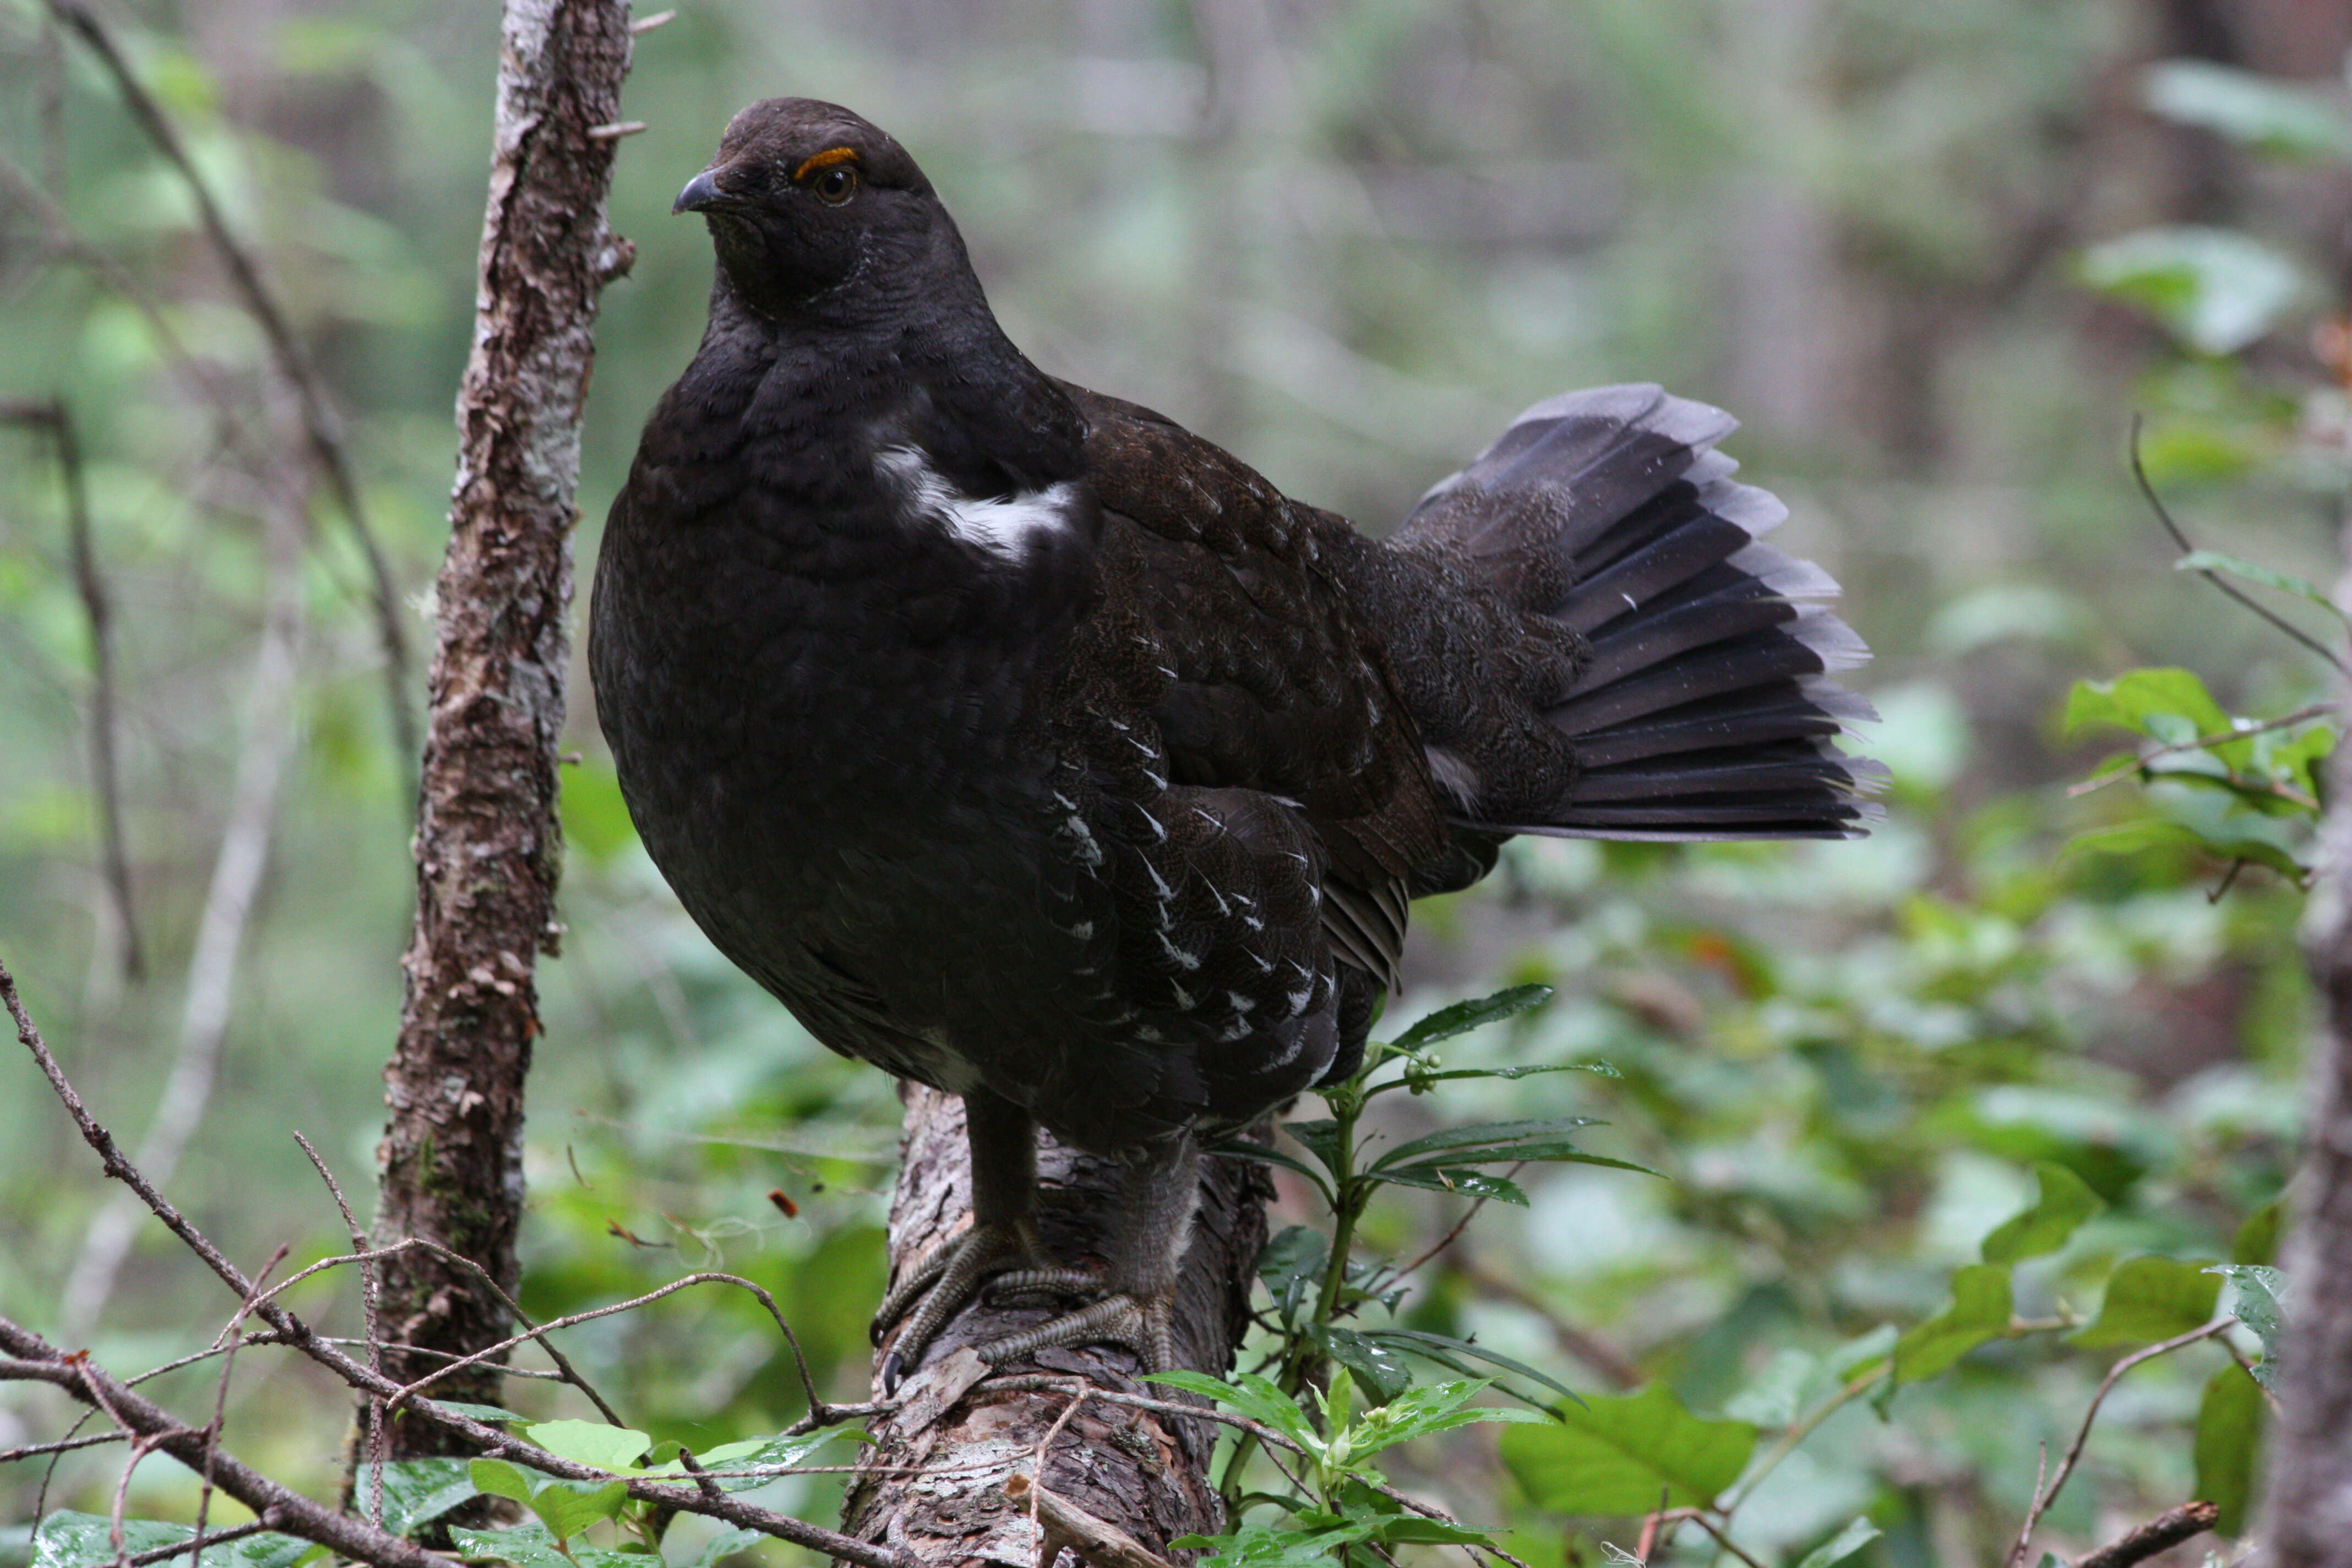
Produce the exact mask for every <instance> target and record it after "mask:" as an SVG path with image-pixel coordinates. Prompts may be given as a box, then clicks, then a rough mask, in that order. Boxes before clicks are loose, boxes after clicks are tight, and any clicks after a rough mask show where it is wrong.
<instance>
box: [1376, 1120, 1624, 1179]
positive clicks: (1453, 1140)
mask: <svg viewBox="0 0 2352 1568" xmlns="http://www.w3.org/2000/svg"><path fill="white" fill-rule="evenodd" d="M1604 1125H1606V1123H1603V1122H1600V1121H1594V1120H1593V1119H1592V1118H1591V1117H1590V1116H1545V1117H1539V1118H1537V1119H1536V1120H1534V1121H1481V1122H1478V1123H1476V1124H1475V1125H1472V1126H1468V1127H1448V1128H1445V1129H1444V1130H1443V1131H1437V1132H1432V1133H1430V1134H1429V1135H1428V1136H1426V1137H1423V1138H1413V1139H1410V1140H1408V1141H1406V1142H1402V1143H1400V1144H1398V1145H1397V1146H1396V1147H1395V1148H1393V1149H1391V1150H1390V1151H1389V1152H1387V1153H1385V1154H1383V1155H1381V1158H1379V1159H1378V1160H1375V1161H1374V1162H1372V1166H1371V1168H1372V1169H1373V1170H1375V1171H1381V1170H1386V1169H1388V1168H1389V1167H1390V1166H1391V1165H1403V1164H1409V1163H1413V1162H1414V1161H1416V1160H1424V1159H1425V1157H1426V1156H1428V1155H1431V1154H1435V1153H1439V1152H1444V1154H1445V1158H1446V1161H1447V1163H1452V1164H1457V1165H1467V1164H1477V1163H1483V1162H1484V1161H1485V1160H1486V1159H1497V1160H1501V1159H1518V1160H1527V1159H1540V1158H1542V1156H1541V1155H1536V1154H1517V1153H1512V1152H1509V1151H1511V1150H1513V1149H1516V1148H1518V1147H1520V1146H1522V1145H1530V1144H1532V1145H1536V1146H1540V1147H1547V1148H1560V1149H1565V1150H1567V1151H1568V1152H1570V1153H1574V1152H1577V1151H1576V1149H1575V1148H1574V1146H1573V1145H1571V1144H1568V1143H1565V1142H1560V1141H1559V1134H1560V1133H1563V1132H1573V1131H1577V1130H1578V1129H1579V1128H1583V1127H1600V1126H1604ZM1468 1149H1480V1150H1486V1151H1490V1152H1487V1153H1485V1154H1482V1155H1481V1156H1479V1157H1477V1158H1473V1157H1472V1156H1471V1155H1469V1154H1466V1153H1462V1152H1456V1151H1462V1150H1468Z"/></svg>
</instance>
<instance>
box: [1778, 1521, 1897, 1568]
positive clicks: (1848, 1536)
mask: <svg viewBox="0 0 2352 1568" xmlns="http://www.w3.org/2000/svg"><path fill="white" fill-rule="evenodd" d="M1878 1536H1879V1529H1878V1526H1876V1525H1874V1524H1873V1523H1871V1522H1870V1521H1869V1520H1868V1519H1867V1518H1857V1519H1855V1520H1854V1521H1853V1522H1851V1523H1849V1524H1848V1525H1847V1526H1846V1527H1845V1528H1844V1529H1843V1530H1841V1531H1838V1532H1837V1533H1836V1534H1835V1535H1832V1536H1831V1537H1830V1538H1829V1539H1828V1540H1827V1541H1825V1542H1822V1544H1820V1545H1819V1546H1816V1547H1814V1548H1813V1549H1812V1550H1811V1552H1806V1553H1805V1555H1804V1557H1803V1559H1802V1560H1801V1562H1799V1563H1798V1564H1797V1568H1832V1564H1833V1563H1843V1562H1844V1561H1845V1560H1846V1559H1847V1558H1849V1557H1851V1556H1853V1554H1854V1553H1855V1552H1859V1551H1861V1550H1862V1549H1863V1548H1864V1547H1865V1546H1867V1545H1869V1544H1870V1543H1871V1542H1874V1541H1875V1540H1877V1539H1878Z"/></svg>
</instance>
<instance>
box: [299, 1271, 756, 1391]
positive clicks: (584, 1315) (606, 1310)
mask: <svg viewBox="0 0 2352 1568" xmlns="http://www.w3.org/2000/svg"><path fill="white" fill-rule="evenodd" d="M412 1246H413V1247H423V1248H425V1250H427V1251H431V1252H434V1253H436V1254H438V1255H440V1256H442V1257H445V1258H452V1259H455V1260H456V1261H458V1262H461V1263H462V1262H465V1261H466V1260H465V1259H463V1258H457V1255H456V1254H454V1253H451V1252H450V1251H449V1250H448V1249H447V1248H446V1247H442V1246H440V1245H439V1244H438V1243H436V1242H431V1241H425V1240H424V1239H423V1238H421V1237H410V1238H408V1239H407V1240H405V1241H401V1242H397V1243H394V1245H393V1246H391V1247H385V1248H384V1249H383V1251H384V1253H387V1254H388V1253H394V1252H398V1251H402V1250H404V1249H406V1248H408V1247H412ZM330 1261H346V1262H347V1261H351V1260H350V1259H331V1260H330ZM313 1267H317V1266H316V1265H314V1266H313ZM473 1267H476V1268H478V1267H479V1266H478V1265H474V1266H473ZM288 1283H289V1284H291V1283H292V1281H291V1280H289V1281H288ZM711 1284H721V1285H740V1286H741V1287H742V1288H743V1289H746V1290H749V1291H750V1292H751V1294H752V1295H754V1296H757V1297H758V1298H759V1299H760V1304H761V1306H763V1307H765V1308H767V1309H768V1316H769V1317H771V1318H772V1319H774V1320H775V1323H776V1327H778V1328H779V1329H782V1330H783V1331H784V1333H785V1335H786V1336H787V1337H789V1336H790V1335H791V1333H792V1330H791V1329H790V1328H789V1327H787V1326H786V1324H785V1322H784V1314H783V1311H782V1309H780V1308H779V1307H778V1306H777V1305H776V1299H775V1298H774V1297H773V1296H771V1295H770V1294H768V1292H767V1291H766V1290H764V1289H761V1287H759V1286H757V1285H754V1284H752V1283H751V1281H750V1280H749V1279H744V1278H742V1277H741V1276H740V1275H736V1274H720V1273H717V1272H706V1273H700V1274H688V1275H685V1276H683V1277H682V1278H680V1279H673V1280H671V1281H670V1282H669V1283H668V1284H667V1285H664V1286H661V1287H659V1288H658V1289H652V1290H648V1291H646V1293H645V1294H644V1295H642V1296H633V1297H631V1298H630V1299H629V1300H625V1301H615V1302H613V1303H611V1304H610V1305H608V1306H603V1307H591V1308H589V1309H588V1310H586V1311H584V1312H574V1313H572V1314H571V1315H570V1316H569V1317H563V1318H557V1319H555V1320H554V1321H551V1322H547V1323H536V1324H530V1326H529V1327H528V1328H527V1329H526V1330H525V1331H524V1332H522V1333H520V1334H509V1335H508V1336H507V1337H506V1338H505V1339H503V1340H500V1341H499V1342H498V1343H496V1344H492V1345H485V1346H483V1347H482V1348H481V1349H480V1350H478V1351H476V1352H473V1353H472V1354H470V1355H463V1356H459V1357H457V1359H456V1360H454V1361H452V1362H450V1363H449V1364H448V1365H446V1366H440V1367H436V1368H434V1369H433V1370H432V1371H431V1372H428V1373H425V1375H424V1376H423V1377H420V1378H418V1379H417V1380H416V1381H415V1382H414V1383H410V1384H404V1385H403V1386H402V1387H401V1389H400V1391H399V1392H398V1393H397V1394H394V1395H393V1396H392V1399H391V1402H390V1408H391V1409H392V1410H394V1411H398V1410H399V1409H401V1408H402V1407H403V1406H404V1405H406V1404H407V1403H408V1401H409V1399H410V1398H411V1396H413V1395H415V1394H419V1393H421V1392H423V1391H424V1390H425V1388H427V1387H429V1386H431V1385H432V1384H436V1383H438V1382H440V1381H441V1380H442V1379H443V1378H445V1377H448V1376H450V1375H452V1374H453V1373H458V1372H461V1371H463V1370H464V1369H465V1368H467V1367H469V1366H474V1365H477V1364H478V1363H482V1362H486V1361H489V1360H492V1359H493V1358H495V1357H498V1356H500V1355H503V1354H505V1353H506V1352H508V1351H510V1350H512V1349H514V1348H515V1347H516V1346H517V1345H520V1344H522V1343H524V1342H528V1341H531V1340H537V1341H538V1342H539V1344H540V1348H541V1349H542V1350H544V1351H546V1352H547V1353H548V1354H549V1355H551V1356H556V1357H557V1358H558V1362H559V1364H563V1365H567V1366H568V1364H569V1363H562V1358H561V1355H560V1352H557V1350H556V1349H555V1346H554V1345H553V1343H551V1342H550V1341H549V1340H548V1339H547V1338H546V1337H545V1336H546V1335H548V1334H551V1333H553V1332H554V1331H556V1330H558V1329H569V1328H572V1327H574V1326H576V1325H578V1324H581V1323H586V1322H592V1321H594V1320H596V1319H598V1318H609V1317H611V1316H613V1314H614V1313H615V1312H630V1311H635V1310H636V1309H637V1308H639V1307H643V1306H646V1305H648V1304H649V1303H651V1302H655V1301H658V1300H661V1299H662V1298H663V1297H665V1296H675V1295H676V1294H677V1293H678V1292H679V1291H680V1290H683V1289H687V1288H688V1287H689V1286H694V1285H711ZM500 1294H501V1295H503V1294H504V1292H503V1291H502V1292H500ZM509 1310H511V1311H513V1312H515V1315H516V1316H517V1317H519V1318H520V1317H521V1311H520V1309H519V1308H515V1307H514V1306H513V1304H512V1302H511V1301H509ZM524 1321H525V1322H526V1323H529V1320H528V1319H525V1320H524ZM578 1386H579V1387H580V1388H581V1391H582V1392H583V1393H584V1394H587V1395H588V1396H589V1397H590V1398H591V1399H594V1400H595V1401H596V1408H597V1409H599V1410H601V1411H604V1414H605V1418H606V1419H608V1420H609V1421H611V1422H612V1424H613V1425H614V1426H627V1425H628V1423H627V1422H625V1421H624V1420H622V1419H621V1418H620V1417H619V1416H618V1415H614V1414H613V1412H612V1407H611V1406H609V1405H606V1404H605V1403H604V1400H602V1399H601V1398H597V1395H596V1394H595V1392H594V1391H593V1389H590V1388H588V1387H587V1386H586V1384H584V1383H583V1384H579V1385H578Z"/></svg>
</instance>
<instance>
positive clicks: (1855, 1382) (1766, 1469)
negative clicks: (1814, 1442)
mask: <svg viewBox="0 0 2352 1568" xmlns="http://www.w3.org/2000/svg"><path fill="white" fill-rule="evenodd" d="M1892 1366H1893V1363H1890V1362H1881V1363H1878V1365H1876V1366H1874V1367H1873V1368H1871V1369H1870V1370H1869V1371H1868V1372H1865V1373H1860V1374H1859V1375H1857V1376H1855V1377H1852V1378H1849V1379H1848V1380H1847V1381H1846V1384H1845V1386H1844V1387H1843V1388H1841V1389H1839V1390H1838V1391H1837V1393H1836V1394H1833V1395H1832V1396H1831V1397H1830V1398H1829V1399H1827V1400H1825V1401H1823V1402H1822V1405H1821V1407H1820V1408H1819V1409H1817V1410H1815V1411H1813V1412H1812V1414H1811V1415H1807V1416H1806V1417H1805V1418H1804V1419H1802V1420H1801V1421H1798V1422H1796V1423H1794V1424H1793V1425H1791V1426H1790V1428H1789V1429H1788V1430H1787V1431H1786V1432H1783V1433H1781V1434H1780V1439H1779V1441H1777V1442H1775V1443H1774V1444H1773V1445H1772V1447H1769V1448H1768V1449H1766V1450H1765V1453H1764V1458H1763V1459H1762V1460H1761V1461H1760V1462H1759V1463H1757V1464H1755V1465H1751V1466H1749V1467H1748V1474H1747V1475H1746V1476H1744V1477H1742V1478H1741V1479H1740V1482H1739V1485H1738V1487H1736V1488H1734V1489H1733V1490H1732V1493H1731V1498H1730V1500H1729V1501H1727V1503H1725V1505H1724V1510H1723V1511H1724V1512H1726V1513H1730V1512H1731V1511H1732V1510H1735V1509H1737V1508H1738V1506H1739V1505H1740V1504H1741V1503H1743V1502H1745V1501H1747V1500H1748V1493H1750V1492H1752V1491H1754V1490H1755V1489H1757V1487H1758V1486H1759V1484H1760V1483H1761V1482H1762V1481H1763V1479H1764V1478H1765V1477H1766V1476H1769V1475H1770V1474H1771V1473H1772V1471H1773V1470H1774V1469H1775V1468H1778V1466H1779V1465H1780V1461H1781V1460H1783V1459H1785V1458H1788V1457H1789V1456H1790V1454H1793V1453H1795V1452H1796V1451H1797V1448H1798V1447H1799V1445H1801V1444H1802V1443H1803V1442H1804V1440H1805V1439H1806V1438H1808V1437H1810V1436H1812V1435H1813V1434H1814V1433H1815V1432H1816V1431H1818V1430H1820V1428H1821V1425H1822V1422H1824V1421H1826V1420H1828V1419H1829V1418H1830V1417H1831V1416H1832V1415H1836V1414H1837V1413H1838V1412H1839V1411H1841V1410H1843V1409H1844V1408H1845V1407H1846V1406H1847V1405H1850V1404H1852V1403H1853V1401H1854V1400H1856V1399H1859V1398H1861V1397H1862V1396H1863V1395H1864V1394H1867V1393H1869V1392H1870V1391H1871V1390H1872V1389H1874V1388H1875V1387H1877V1386H1878V1384H1879V1381H1880V1380H1881V1379H1883V1378H1885V1376H1886V1375H1887V1374H1888V1373H1889V1372H1890V1371H1891V1370H1892Z"/></svg>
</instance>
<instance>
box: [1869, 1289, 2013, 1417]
mask: <svg viewBox="0 0 2352 1568" xmlns="http://www.w3.org/2000/svg"><path fill="white" fill-rule="evenodd" d="M2010 1312H2011V1296H2010V1289H2009V1270H2008V1269H2006V1268H1996V1267H1995V1266H1993V1265H1991V1264H1987V1263H1975V1264H1970V1265H1969V1267H1968V1268H1962V1269H1960V1270H1959V1271H1958V1272H1957V1273H1955V1274H1954V1275H1953V1276H1952V1304H1951V1305H1950V1306H1948V1307H1947V1308H1945V1309H1944V1310H1943V1311H1941V1312H1939V1313H1937V1315H1936V1316H1935V1317H1932V1318H1930V1319H1928V1320H1927V1321H1926V1322H1924V1323H1921V1324H1920V1325H1919V1326H1918V1327H1917V1328H1916V1329H1913V1330H1912V1331H1910V1332H1909V1333H1907V1334H1905V1335H1904V1336H1903V1337H1902V1338H1901V1339H1899V1340H1897V1341H1895V1374H1894V1379H1893V1381H1892V1382H1891V1383H1890V1384H1888V1386H1889V1387H1890V1388H1895V1387H1899V1386H1901V1385H1902V1384H1907V1383H1924V1382H1926V1381H1927V1379H1928V1378H1931V1377H1940V1376H1942V1375H1943V1374H1944V1373H1945V1372H1947V1371H1948V1370H1949V1369H1950V1367H1951V1365H1952V1363H1954V1362H1957V1361H1958V1360H1959V1359H1960V1358H1961V1357H1962V1356H1964V1355H1966V1354H1968V1353H1969V1352H1970V1351H1972V1350H1974V1349H1976V1348H1977V1347H1978V1346H1979V1345H1980V1344H1983V1343H1985V1342H1987V1341H1990V1340H1997V1339H1999V1338H2000V1337H2001V1336H2002V1335H2003V1334H2006V1333H2007V1332H2008V1331H2009V1319H2010Z"/></svg>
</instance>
